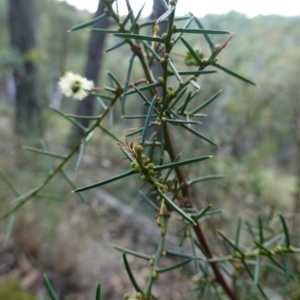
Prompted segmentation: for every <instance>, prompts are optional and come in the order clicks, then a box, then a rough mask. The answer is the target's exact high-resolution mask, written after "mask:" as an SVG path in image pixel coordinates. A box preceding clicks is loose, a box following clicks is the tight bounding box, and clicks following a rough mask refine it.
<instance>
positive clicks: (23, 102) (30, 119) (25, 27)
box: [8, 0, 41, 136]
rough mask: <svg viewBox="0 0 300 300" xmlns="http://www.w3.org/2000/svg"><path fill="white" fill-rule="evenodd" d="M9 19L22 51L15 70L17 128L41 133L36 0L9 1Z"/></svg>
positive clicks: (15, 46)
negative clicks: (36, 60)
mask: <svg viewBox="0 0 300 300" xmlns="http://www.w3.org/2000/svg"><path fill="white" fill-rule="evenodd" d="M8 22H9V31H10V40H11V46H12V48H13V49H14V50H15V51H17V52H18V53H19V56H18V58H19V59H18V63H17V64H16V67H15V68H14V72H13V74H14V80H15V84H16V95H15V105H16V120H15V129H16V132H17V133H18V134H20V135H24V136H25V135H26V136H29V135H39V134H40V133H41V132H40V129H41V126H40V125H41V124H40V108H39V104H38V96H37V78H38V77H37V66H36V62H35V57H36V53H37V49H36V44H37V43H36V30H35V29H36V26H35V10H34V0H26V1H24V0H8Z"/></svg>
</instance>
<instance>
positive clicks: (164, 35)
mask: <svg viewBox="0 0 300 300" xmlns="http://www.w3.org/2000/svg"><path fill="white" fill-rule="evenodd" d="M167 37H168V34H167V33H166V32H164V33H163V34H162V35H161V38H162V39H163V40H165V39H166V38H167Z"/></svg>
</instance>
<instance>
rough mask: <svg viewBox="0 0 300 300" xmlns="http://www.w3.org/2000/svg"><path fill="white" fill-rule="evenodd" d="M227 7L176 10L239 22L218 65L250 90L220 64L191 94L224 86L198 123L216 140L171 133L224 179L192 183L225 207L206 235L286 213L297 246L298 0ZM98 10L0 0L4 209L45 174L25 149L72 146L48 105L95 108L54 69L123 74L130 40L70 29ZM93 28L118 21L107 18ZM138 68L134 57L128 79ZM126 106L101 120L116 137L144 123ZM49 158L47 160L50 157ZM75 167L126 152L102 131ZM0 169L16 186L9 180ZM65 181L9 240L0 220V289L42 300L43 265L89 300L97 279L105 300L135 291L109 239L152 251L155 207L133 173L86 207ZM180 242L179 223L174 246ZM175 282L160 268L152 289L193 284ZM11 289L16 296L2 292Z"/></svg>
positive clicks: (69, 133) (57, 181)
mask: <svg viewBox="0 0 300 300" xmlns="http://www.w3.org/2000/svg"><path fill="white" fill-rule="evenodd" d="M119 2H122V1H119ZM158 2H159V1H158ZM181 2H184V5H182V3H181ZM194 2H195V1H193V3H194ZM260 2H262V1H260ZM83 3H84V4H86V5H85V6H83ZM222 3H223V2H222ZM226 3H227V6H226V7H224V8H222V4H220V6H218V5H217V3H215V4H214V7H211V8H205V7H199V8H197V5H195V4H192V5H193V6H192V7H190V6H189V4H188V1H179V4H180V5H181V6H180V7H179V8H178V15H184V14H186V13H187V12H188V10H191V11H192V12H193V13H194V14H196V15H197V16H198V13H199V17H201V21H202V23H203V25H204V26H205V28H210V29H223V30H229V31H231V32H234V34H233V39H232V41H231V42H230V44H229V45H228V47H227V48H226V49H225V50H224V51H223V52H222V53H221V55H220V57H219V61H220V63H221V64H222V65H224V66H226V67H228V68H229V69H232V70H234V71H236V72H238V73H239V74H242V75H243V76H245V77H247V78H249V79H250V80H252V81H254V82H255V83H257V87H254V86H250V85H246V84H245V83H243V82H242V81H239V80H238V79H236V78H233V77H230V76H228V75H226V74H223V73H222V72H218V73H217V74H216V75H213V76H206V77H203V78H201V77H200V78H199V80H198V82H199V83H200V85H201V91H200V92H199V102H203V101H205V100H206V99H208V98H209V97H210V96H211V95H213V94H214V93H216V92H217V91H219V90H221V89H222V94H221V96H220V97H219V98H218V100H216V101H215V102H214V103H213V104H212V105H210V106H209V107H207V108H206V110H205V113H206V114H207V115H208V116H207V117H206V118H203V120H202V124H201V126H200V127H199V128H200V129H201V132H202V133H203V134H204V135H206V136H208V137H210V138H212V139H213V140H214V141H215V142H216V143H217V144H218V145H220V149H217V148H213V147H212V146H211V145H209V144H206V143H205V142H202V141H199V140H198V139H196V138H194V137H193V136H186V135H185V134H183V133H182V132H175V134H176V139H177V141H178V142H179V144H181V145H182V149H180V150H181V151H182V152H183V155H184V154H185V153H186V155H187V156H188V153H189V151H192V150H193V151H194V150H195V149H196V154H197V155H205V154H212V155H214V159H212V160H210V161H209V162H205V163H203V164H201V165H200V167H199V166H198V165H196V166H194V165H193V166H192V167H190V168H189V174H190V176H191V177H193V176H196V177H197V176H201V175H209V174H216V173H220V174H224V175H225V178H224V179H222V180H218V181H214V182H212V181H210V182H207V183H202V184H201V185H198V186H197V187H196V188H195V189H194V190H193V195H196V197H195V198H196V199H197V200H196V202H197V206H198V208H203V207H204V206H206V205H208V204H210V203H211V204H213V207H214V208H216V209H217V208H222V209H223V213H222V214H221V215H218V216H214V217H213V219H212V220H210V221H209V224H206V223H204V224H203V226H204V227H205V226H207V227H208V228H210V229H209V233H208V235H209V236H211V237H213V236H214V233H213V230H211V229H215V228H220V227H221V228H222V230H224V231H225V232H227V234H229V235H230V234H231V235H233V234H234V229H235V227H236V223H237V216H238V215H240V216H242V217H243V219H245V220H246V221H249V222H255V221H253V220H254V219H255V220H256V218H257V217H256V216H257V215H258V214H260V215H261V216H262V217H263V218H269V217H270V216H271V215H272V214H275V213H276V212H278V211H281V212H283V213H284V214H285V215H286V216H287V218H288V220H289V222H290V226H292V228H293V234H294V239H295V241H296V245H298V246H299V244H300V243H299V238H300V232H299V223H300V217H299V212H300V105H299V100H300V87H299V78H300V68H299V65H300V52H299V47H300V39H299V37H300V26H299V24H300V23H299V22H300V12H299V8H297V7H296V6H292V5H295V4H293V3H291V5H288V1H285V3H284V4H285V6H284V7H285V8H280V7H278V8H276V5H272V7H270V5H269V6H268V7H267V8H264V7H263V5H260V4H255V3H253V1H252V2H251V3H252V5H251V7H247V6H244V7H241V5H239V6H236V7H235V6H234V5H235V4H234V3H233V2H232V3H228V2H227V1H226ZM76 5H77V6H76ZM132 5H133V8H134V9H135V11H136V9H137V11H138V9H139V8H140V6H141V4H140V3H139V2H138V1H132ZM187 8H189V9H188V10H187ZM254 8H256V9H257V10H255V9H254ZM258 8H260V9H261V10H259V9H258ZM119 9H120V13H121V14H125V13H126V10H124V8H122V6H121V5H120V8H119ZM214 9H215V10H214ZM271 9H273V10H271ZM297 9H298V11H297ZM151 10H152V1H147V6H146V8H145V12H144V14H143V18H145V20H146V19H147V17H148V15H149V14H150V13H151ZM238 11H239V12H238ZM102 12H103V7H102V5H99V3H98V1H96V0H95V1H75V0H74V1H71V0H70V1H68V2H65V1H55V0H28V1H22V0H7V1H0V24H1V27H0V45H1V48H0V87H1V88H0V124H1V127H0V128H1V129H0V170H1V173H0V175H1V178H0V211H1V213H4V212H5V211H6V209H7V208H8V206H9V204H10V201H11V200H12V199H14V198H15V196H16V193H19V194H22V193H25V192H27V191H29V190H31V189H32V188H34V187H35V186H36V185H37V184H38V183H39V182H40V180H41V178H46V176H47V169H46V165H45V159H44V157H43V156H40V155H38V154H34V153H30V152H26V151H25V150H24V149H22V146H23V145H28V146H34V147H41V143H42V144H43V143H45V144H46V145H47V147H48V149H49V150H50V151H52V152H57V153H66V152H67V151H68V149H69V148H70V147H72V145H74V144H75V143H76V141H78V138H79V137H80V133H78V132H77V131H76V130H75V129H74V128H72V126H71V124H70V123H68V122H67V121H66V120H65V119H63V118H61V117H60V116H59V115H58V114H56V113H55V112H54V111H53V110H51V109H50V108H49V106H52V107H55V108H58V109H60V110H62V111H63V112H65V113H78V114H87V115H91V114H95V115H96V114H97V113H99V111H100V107H98V106H97V105H98V104H97V103H95V102H94V101H95V100H94V99H93V98H87V99H86V100H84V101H82V102H76V101H73V100H70V99H63V97H62V95H61V94H60V92H59V90H58V88H57V81H58V79H59V78H60V77H61V76H62V75H63V74H64V73H65V72H66V71H69V70H72V71H74V72H77V73H79V74H82V75H84V76H87V77H88V78H89V79H92V80H94V81H95V82H96V83H97V85H98V86H104V85H109V84H110V82H109V80H108V79H107V76H106V74H107V71H108V70H109V71H111V72H112V73H113V74H115V75H116V76H117V78H118V79H119V81H120V82H125V78H126V72H127V67H128V62H129V59H130V51H129V49H125V47H121V48H119V49H118V50H116V52H111V53H106V54H103V52H104V50H105V49H107V48H109V47H110V46H112V45H114V44H115V43H116V42H117V41H118V39H117V38H116V37H112V36H109V35H108V36H105V37H104V36H103V35H102V34H95V33H93V34H91V33H90V32H88V31H87V30H85V29H84V30H80V31H76V32H72V33H67V30H69V29H70V28H72V27H73V26H75V25H78V24H80V23H83V22H86V21H88V20H90V19H92V18H93V15H94V14H95V15H96V16H97V15H100V14H101V13H102ZM122 12H123V13H122ZM180 24H181V23H180V22H179V23H178V27H179V26H180ZM97 26H99V27H102V28H103V27H110V26H114V25H113V24H110V23H109V22H106V21H105V22H102V23H99V24H97ZM187 40H188V41H189V42H190V43H191V44H192V45H193V46H194V47H195V48H197V49H199V51H201V52H202V53H203V54H204V56H205V57H206V56H208V55H209V51H208V47H207V45H205V41H204V40H202V39H199V40H198V39H195V38H194V37H193V36H187ZM213 40H214V41H215V42H216V44H217V43H219V44H222V43H224V42H225V39H224V37H219V36H216V37H213ZM176 53H177V54H179V55H177V56H175V58H174V60H175V62H176V65H177V66H178V69H179V70H183V69H186V66H185V64H184V56H185V55H186V50H185V48H184V47H183V45H178V46H176V47H175V48H174V55H176ZM140 77H142V74H141V70H139V66H138V64H136V65H134V75H133V79H134V78H135V79H139V78H140ZM136 103H139V99H138V98H137V97H136V96H135V97H129V98H127V103H126V109H127V111H130V113H131V114H133V113H138V111H139V110H141V106H138V105H136ZM120 116H121V110H120V108H118V107H116V109H114V111H113V112H112V113H111V115H110V117H109V120H108V121H107V122H106V123H105V125H106V126H108V127H111V128H112V131H113V132H114V133H115V134H116V135H117V136H119V137H122V136H124V135H125V130H124V128H130V127H131V128H132V127H138V126H139V124H137V123H135V122H132V121H131V120H123V119H121V118H120ZM187 139H188V143H185V141H186V140H187ZM41 141H42V142H41ZM52 163H53V166H55V165H57V163H58V161H57V160H53V161H52ZM75 165H76V158H74V161H72V162H71V163H70V164H69V165H68V171H69V175H70V177H71V178H72V180H73V181H74V182H75V183H76V184H77V185H78V186H83V185H86V184H88V183H92V182H97V181H100V180H102V179H105V178H108V177H109V176H113V175H116V174H118V173H119V172H120V171H121V170H123V169H124V168H125V167H126V162H125V161H123V159H122V154H121V152H120V150H119V147H118V146H117V145H116V144H115V143H114V142H113V141H112V140H111V139H110V138H109V137H108V136H106V135H104V134H103V132H101V131H100V130H99V132H98V133H97V134H95V135H94V136H93V139H92V140H91V141H90V142H89V144H88V146H87V148H86V152H85V155H84V157H83V161H82V165H81V167H80V169H79V170H78V171H77V172H76V173H74V167H75ZM4 174H5V175H4ZM8 178H9V180H10V182H11V183H12V184H13V186H14V187H15V188H16V189H17V191H14V190H13V189H11V188H9V184H10V183H8ZM71 190H73V188H72V187H70V185H69V183H68V182H67V181H66V180H65V179H64V178H63V176H60V175H58V176H56V178H54V179H53V180H52V181H51V182H50V183H49V184H48V186H47V187H46V188H45V191H44V192H45V196H44V197H43V198H37V199H33V200H32V201H30V202H29V203H27V204H26V205H25V206H23V207H22V208H21V209H20V210H19V211H18V212H17V214H16V215H15V220H14V226H13V228H12V231H11V237H10V239H9V240H8V241H6V239H5V235H6V233H7V228H8V222H7V221H4V222H2V223H1V224H0V228H1V231H0V299H24V300H27V299H28V300H29V299H48V298H47V295H46V291H45V287H44V285H43V282H42V274H43V273H46V274H47V275H48V277H49V278H50V280H51V282H52V283H53V286H54V287H55V289H56V290H57V293H58V294H59V296H60V297H61V299H74V300H77V299H78V300H80V299H82V300H83V299H93V297H94V296H93V295H94V292H95V288H96V285H97V283H98V281H99V280H101V281H102V284H103V299H122V295H123V294H124V293H125V292H129V293H132V292H133V290H132V287H131V284H130V281H129V279H128V276H127V274H126V271H125V270H124V268H123V261H122V255H121V253H120V252H118V251H116V250H113V246H112V245H113V244H118V245H120V246H121V247H127V248H132V249H135V250H141V249H144V250H145V249H146V251H147V254H152V252H153V251H152V250H153V249H154V247H155V241H156V235H157V234H158V232H157V229H156V227H155V225H154V222H153V216H154V215H153V213H152V212H149V210H148V209H147V207H145V206H144V204H143V202H142V201H141V199H140V198H139V197H138V195H137V193H136V183H135V182H134V181H133V180H124V181H121V182H120V181H118V182H115V183H111V184H109V185H107V186H105V187H104V188H101V189H95V190H91V191H90V192H86V193H85V196H86V199H87V200H88V203H89V205H88V206H87V205H85V204H84V203H82V201H81V199H80V198H79V197H78V196H77V195H74V194H70V191H71ZM47 195H52V196H51V197H50V196H47ZM53 195H55V196H53ZM253 216H254V217H253ZM175 238H176V232H174V236H172V237H171V238H170V239H171V240H170V243H172V242H174V239H175ZM216 246H218V245H216ZM220 251H221V250H220ZM216 252H218V250H216ZM130 262H132V265H133V266H134V267H133V270H134V271H135V272H137V273H138V274H140V276H139V278H138V281H139V283H140V284H141V285H143V284H144V283H145V280H146V279H145V278H146V275H147V272H148V268H147V264H146V265H143V263H141V262H139V261H136V260H133V259H132V260H131V261H130ZM180 278H181V274H178V273H176V272H175V271H174V273H171V274H168V275H166V276H165V277H163V276H162V277H161V280H160V281H159V284H158V285H157V286H156V289H157V290H156V292H157V293H159V294H160V295H161V297H162V299H183V298H182V297H183V296H182V295H183V294H184V293H185V292H186V290H185V289H187V290H188V289H189V286H188V285H187V284H185V285H184V286H183V285H182V286H181V285H180V284H179V285H178V286H177V287H176V288H174V291H172V298H168V296H166V294H164V293H167V292H168V293H169V291H165V290H164V285H167V286H169V285H171V283H173V282H174V281H176V280H178V279H180ZM12 291H14V293H18V294H14V295H13V297H12V298H9V295H11V293H12ZM154 292H155V291H154Z"/></svg>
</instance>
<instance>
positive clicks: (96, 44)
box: [70, 0, 109, 144]
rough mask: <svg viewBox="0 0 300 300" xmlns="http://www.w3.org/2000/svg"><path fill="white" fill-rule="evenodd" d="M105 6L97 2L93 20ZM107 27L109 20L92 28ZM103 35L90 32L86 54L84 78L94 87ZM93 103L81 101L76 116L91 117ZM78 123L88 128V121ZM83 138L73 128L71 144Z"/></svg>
mask: <svg viewBox="0 0 300 300" xmlns="http://www.w3.org/2000/svg"><path fill="white" fill-rule="evenodd" d="M104 8H105V5H104V4H103V2H102V1H101V0H99V4H98V8H97V11H96V13H95V15H94V18H97V17H99V16H101V15H102V14H103V13H104ZM108 26H109V20H108V19H105V20H103V21H102V22H100V23H96V24H95V25H94V26H93V28H107V27H108ZM105 37H106V35H105V34H102V33H97V32H91V35H90V40H89V46H88V53H87V62H86V67H85V77H87V78H88V79H89V80H93V81H94V83H95V85H97V82H98V80H99V71H100V63H101V60H102V57H103V51H104V43H105ZM94 103H95V99H94V97H93V96H88V97H87V98H85V99H84V100H83V101H81V102H79V104H78V106H77V109H76V114H78V115H85V116H91V115H93V112H94ZM80 123H81V124H82V125H83V126H85V127H88V126H89V120H80ZM82 136H83V132H82V130H80V129H79V128H78V127H73V128H72V132H71V141H70V143H71V144H74V143H76V142H77V141H78V140H79V139H80V138H81V137H82Z"/></svg>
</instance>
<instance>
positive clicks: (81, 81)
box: [58, 72, 94, 100]
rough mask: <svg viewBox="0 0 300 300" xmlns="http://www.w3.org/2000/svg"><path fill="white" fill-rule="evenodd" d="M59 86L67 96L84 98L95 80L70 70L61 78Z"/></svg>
mask: <svg viewBox="0 0 300 300" xmlns="http://www.w3.org/2000/svg"><path fill="white" fill-rule="evenodd" d="M58 86H59V88H60V90H61V92H62V94H63V95H65V96H66V97H70V98H74V99H75V100H82V99H84V98H85V97H86V96H88V91H91V90H92V89H93V87H94V82H93V81H91V80H88V79H86V78H84V77H82V76H80V75H78V74H75V73H73V72H68V73H66V74H65V75H64V76H63V77H61V78H60V80H59V82H58Z"/></svg>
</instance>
